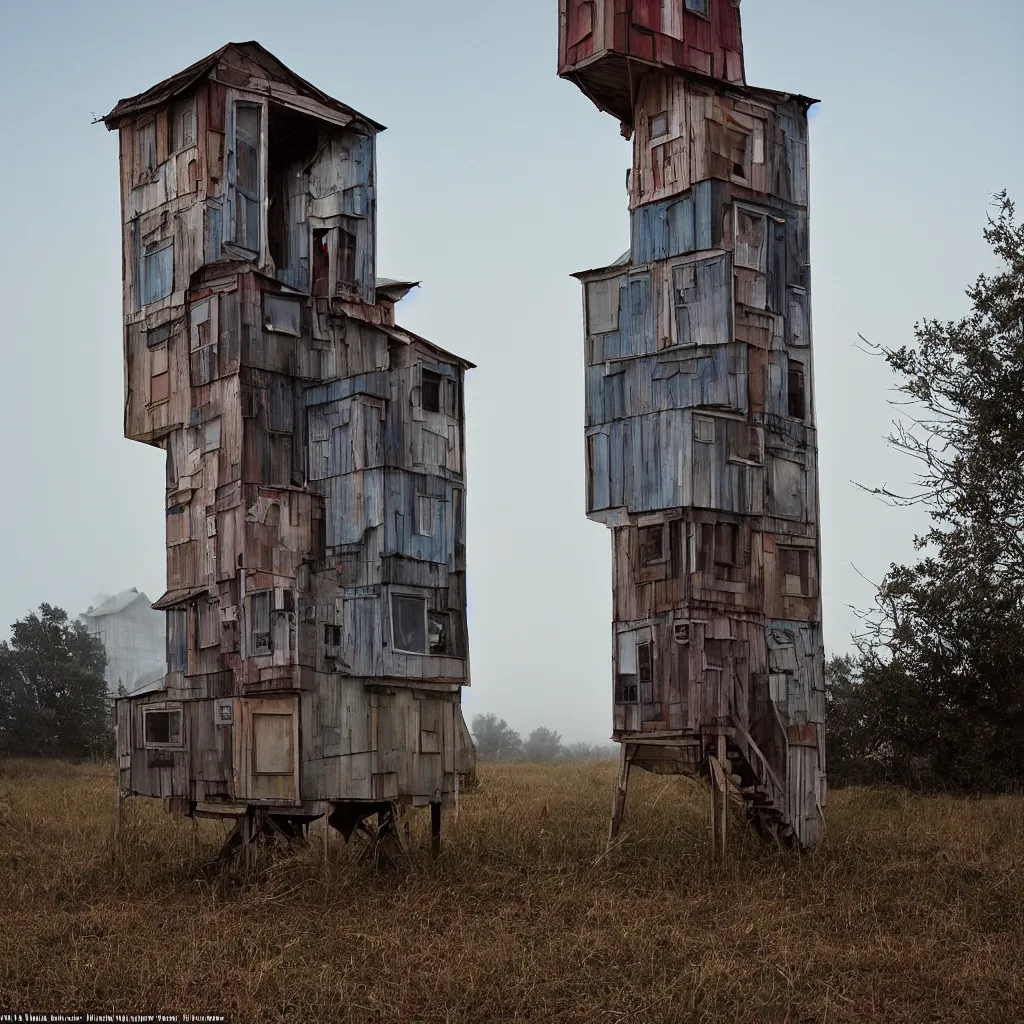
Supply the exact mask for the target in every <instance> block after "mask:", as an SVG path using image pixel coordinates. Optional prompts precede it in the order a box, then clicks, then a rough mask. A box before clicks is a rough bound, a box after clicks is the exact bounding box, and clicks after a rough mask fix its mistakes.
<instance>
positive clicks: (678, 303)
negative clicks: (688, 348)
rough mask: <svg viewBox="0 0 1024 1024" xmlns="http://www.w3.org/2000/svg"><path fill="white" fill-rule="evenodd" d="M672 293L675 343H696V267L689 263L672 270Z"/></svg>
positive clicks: (697, 313)
mask: <svg viewBox="0 0 1024 1024" xmlns="http://www.w3.org/2000/svg"><path fill="white" fill-rule="evenodd" d="M672 295H673V300H674V305H675V312H676V344H677V345H696V344H697V338H698V334H697V327H698V324H697V323H696V322H695V320H696V318H697V317H698V316H699V313H700V311H699V310H697V309H695V308H694V306H695V304H696V302H697V268H696V267H695V266H694V265H693V264H692V263H689V264H687V265H686V266H683V267H676V268H675V269H674V270H673V271H672Z"/></svg>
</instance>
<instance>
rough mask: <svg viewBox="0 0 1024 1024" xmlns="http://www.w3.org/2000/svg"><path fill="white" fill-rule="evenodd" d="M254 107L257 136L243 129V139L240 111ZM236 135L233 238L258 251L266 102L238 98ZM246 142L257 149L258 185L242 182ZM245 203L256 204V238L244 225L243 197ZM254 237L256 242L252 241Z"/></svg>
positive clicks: (253, 250)
mask: <svg viewBox="0 0 1024 1024" xmlns="http://www.w3.org/2000/svg"><path fill="white" fill-rule="evenodd" d="M249 110H251V111H254V112H255V114H256V133H255V139H254V140H252V139H250V138H249V137H248V136H249V134H250V133H249V132H248V131H247V130H243V132H242V135H243V136H245V138H244V139H240V137H239V128H238V115H239V113H240V112H241V111H249ZM233 114H234V125H233V128H234V137H233V139H232V151H233V153H234V181H233V185H234V190H235V209H234V232H233V237H232V241H233V242H234V244H235V245H237V246H238V247H239V248H240V249H244V250H245V251H246V252H254V253H259V252H260V251H261V242H262V238H263V121H264V113H263V105H262V104H260V103H249V102H245V101H242V100H239V101H236V103H235V105H234V111H233ZM243 144H244V145H245V146H246V147H248V148H251V149H254V150H255V159H254V162H255V178H256V181H255V185H253V186H250V185H249V184H247V185H245V186H243V185H242V184H241V178H242V175H241V167H240V164H241V161H240V160H239V153H240V147H241V145H243ZM243 199H244V200H245V202H246V203H254V204H255V206H256V238H255V240H254V239H251V238H250V237H249V232H248V230H247V229H243V227H242V218H241V217H240V213H241V212H242V209H243V203H242V200H243ZM245 223H246V227H248V218H246V222H245ZM253 241H255V245H253V244H251V243H252V242H253Z"/></svg>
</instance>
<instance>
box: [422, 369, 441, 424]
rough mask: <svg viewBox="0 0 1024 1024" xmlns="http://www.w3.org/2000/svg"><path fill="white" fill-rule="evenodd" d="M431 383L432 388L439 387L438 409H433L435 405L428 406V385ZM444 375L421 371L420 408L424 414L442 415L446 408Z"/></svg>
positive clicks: (431, 371)
mask: <svg viewBox="0 0 1024 1024" xmlns="http://www.w3.org/2000/svg"><path fill="white" fill-rule="evenodd" d="M428 382H429V383H430V385H431V388H433V386H434V385H435V384H436V385H437V392H436V394H437V403H436V407H433V403H432V404H431V405H430V406H428V405H427V383H428ZM443 392H444V375H443V374H440V373H438V372H437V371H436V370H428V369H425V368H424V369H422V370H420V408H421V409H422V410H423V412H430V413H435V414H437V415H440V414H441V411H442V409H443V406H444V396H443Z"/></svg>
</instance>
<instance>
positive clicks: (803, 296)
mask: <svg viewBox="0 0 1024 1024" xmlns="http://www.w3.org/2000/svg"><path fill="white" fill-rule="evenodd" d="M789 343H790V345H797V346H801V347H802V346H804V345H809V344H810V343H811V331H810V325H809V323H808V317H807V293H806V292H805V291H803V289H796V288H790V290H789Z"/></svg>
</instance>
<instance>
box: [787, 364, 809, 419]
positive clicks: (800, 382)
mask: <svg viewBox="0 0 1024 1024" xmlns="http://www.w3.org/2000/svg"><path fill="white" fill-rule="evenodd" d="M789 415H790V416H792V417H793V418H794V419H798V420H802V419H805V418H806V416H807V382H806V377H805V376H804V367H803V363H794V362H792V361H791V362H790V364H789Z"/></svg>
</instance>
